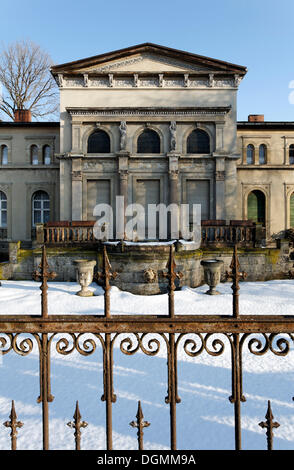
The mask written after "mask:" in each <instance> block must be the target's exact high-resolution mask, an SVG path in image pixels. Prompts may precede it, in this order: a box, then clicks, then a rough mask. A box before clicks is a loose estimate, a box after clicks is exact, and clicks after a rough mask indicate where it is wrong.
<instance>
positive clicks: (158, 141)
mask: <svg viewBox="0 0 294 470" xmlns="http://www.w3.org/2000/svg"><path fill="white" fill-rule="evenodd" d="M144 134H145V135H146V134H149V135H153V136H154V137H155V136H156V141H155V140H154V141H153V142H152V146H156V147H157V149H158V151H154V149H152V150H147V151H142V150H140V149H139V145H140V144H141V145H142V144H143V150H146V149H144V145H146V142H142V143H141V142H140V139H141V138H142V136H143V135H144ZM136 153H137V154H140V155H149V154H151V155H159V154H160V153H161V139H160V135H159V133H158V132H157V131H156V130H155V129H150V128H149V127H147V128H146V129H143V130H142V131H141V132H140V134H139V135H138V137H137V142H136Z"/></svg>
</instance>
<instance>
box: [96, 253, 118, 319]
mask: <svg viewBox="0 0 294 470" xmlns="http://www.w3.org/2000/svg"><path fill="white" fill-rule="evenodd" d="M111 269H112V268H111V264H110V262H109V258H108V255H107V250H106V246H105V245H104V246H103V264H102V272H97V273H96V274H94V280H95V281H96V282H97V283H99V281H102V287H103V290H104V314H105V316H106V317H107V318H108V317H110V296H109V290H110V287H111V286H110V282H109V281H110V279H115V278H116V277H117V272H115V271H111Z"/></svg>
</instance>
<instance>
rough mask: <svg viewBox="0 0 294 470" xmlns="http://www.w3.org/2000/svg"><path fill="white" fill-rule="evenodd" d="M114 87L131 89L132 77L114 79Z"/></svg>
mask: <svg viewBox="0 0 294 470" xmlns="http://www.w3.org/2000/svg"><path fill="white" fill-rule="evenodd" d="M114 83H115V86H117V87H128V88H131V87H132V86H133V83H134V81H133V78H132V77H119V78H115V81H114Z"/></svg>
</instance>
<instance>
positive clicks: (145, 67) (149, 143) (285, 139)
mask: <svg viewBox="0 0 294 470" xmlns="http://www.w3.org/2000/svg"><path fill="white" fill-rule="evenodd" d="M52 74H53V76H54V77H55V79H56V82H57V84H58V86H59V89H60V123H53V122H41V123H36V122H28V120H27V118H25V119H26V121H27V122H24V121H23V120H21V116H19V115H17V116H16V122H0V150H1V155H0V156H1V168H0V172H1V176H0V214H1V216H0V227H1V238H2V240H3V241H5V240H12V241H17V240H22V241H27V242H29V241H30V240H31V237H32V236H34V231H35V227H36V224H37V223H45V222H47V221H49V220H51V221H57V220H60V221H87V220H93V219H95V217H94V216H93V209H94V207H95V205H96V204H97V203H100V202H101V203H109V204H111V205H112V206H113V207H115V201H116V196H117V195H123V196H124V197H125V201H126V203H128V204H130V203H139V204H142V205H143V206H147V205H148V204H150V203H153V204H159V203H165V204H169V203H178V204H179V203H189V204H192V203H198V204H201V208H202V219H205V220H207V219H218V220H224V221H225V222H227V223H229V221H230V220H236V219H239V220H240V219H252V220H254V221H256V222H260V223H262V224H263V225H264V226H265V227H266V233H267V238H268V239H269V238H270V236H271V234H273V233H277V232H280V231H282V230H284V229H286V228H288V227H289V226H292V225H294V196H293V194H294V173H293V168H294V123H291V122H290V123H289V122H264V121H263V119H262V116H257V117H256V116H255V117H254V116H251V117H250V118H249V121H248V122H239V123H237V121H236V111H237V92H238V86H239V84H240V82H241V80H242V79H243V77H244V75H245V74H246V67H243V66H240V65H235V64H230V63H227V62H224V61H220V60H215V59H211V58H208V57H202V56H199V55H196V54H191V53H188V52H183V51H178V50H174V49H170V48H167V47H163V46H158V45H154V44H142V45H138V46H134V47H130V48H126V49H122V50H119V51H114V52H111V53H106V54H102V55H99V56H96V57H91V58H87V59H82V60H78V61H75V62H71V63H66V64H61V65H57V66H54V67H53V68H52Z"/></svg>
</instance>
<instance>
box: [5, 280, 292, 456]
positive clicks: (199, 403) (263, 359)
mask: <svg viewBox="0 0 294 470" xmlns="http://www.w3.org/2000/svg"><path fill="white" fill-rule="evenodd" d="M39 286H40V284H39V283H36V282H31V281H2V287H0V315H1V314H29V315H30V314H39V313H40V290H39ZM91 289H92V290H93V291H95V293H96V294H98V295H96V296H93V297H90V298H81V297H78V296H76V295H75V293H76V292H77V290H79V289H78V286H77V284H76V283H58V282H51V283H50V284H49V313H50V314H97V315H101V314H102V313H103V295H101V294H102V293H103V292H102V289H101V288H99V287H97V286H96V285H94V284H93V285H92V286H91ZM206 290H207V286H202V287H199V288H197V289H191V288H188V287H184V288H182V290H181V291H177V292H176V293H175V308H176V313H178V314H207V315H209V314H225V315H228V314H231V311H232V290H231V285H230V284H229V283H226V284H220V285H219V287H218V290H219V291H220V293H221V295H219V296H206V295H204V293H205V291H206ZM111 311H112V313H113V314H126V315H127V314H158V315H160V314H167V295H166V294H165V295H157V296H149V297H147V296H146V297H142V296H136V295H132V294H130V293H126V292H121V291H120V290H119V289H117V288H112V290H111ZM240 312H241V314H267V315H274V314H280V315H293V314H294V282H293V281H287V280H283V281H268V282H254V283H249V282H243V283H242V284H241V289H240ZM155 337H157V338H159V336H158V335H157V336H156V335H155ZM191 337H192V336H191ZM219 338H220V339H221V336H219ZM146 344H147V342H146ZM55 345H56V340H54V342H53V345H52V367H51V377H52V379H51V382H52V384H51V385H52V394H53V395H54V396H55V399H54V401H53V402H52V403H50V405H49V412H50V434H51V437H50V446H51V448H52V449H73V448H74V440H73V432H72V430H71V429H69V428H68V427H67V426H66V423H67V422H68V421H70V420H72V415H73V413H74V408H75V402H76V400H79V405H80V410H81V413H82V417H83V419H84V420H86V421H87V422H88V423H89V426H88V427H87V428H86V429H84V430H83V431H82V447H83V448H84V449H103V448H105V403H104V402H102V401H101V395H102V393H103V388H102V385H103V382H102V371H103V358H102V351H101V347H98V348H97V349H96V351H95V352H94V353H93V354H92V355H89V356H86V357H84V356H82V355H80V354H79V353H78V352H74V353H72V354H70V355H68V356H62V355H60V354H58V353H57V352H56V348H55ZM115 346H116V347H115V348H114V392H115V394H116V395H117V402H116V403H114V404H113V430H114V433H113V441H114V448H115V449H135V448H136V445H137V442H136V431H135V430H134V429H133V428H131V427H130V426H129V422H130V421H131V420H133V419H135V415H136V411H137V402H138V400H141V403H142V408H143V413H144V416H145V419H146V420H148V421H150V422H151V426H150V427H149V428H146V429H145V431H144V437H145V448H146V449H151V448H153V449H163V448H168V447H169V406H168V405H166V404H165V400H164V399H165V396H166V394H167V368H166V352H165V345H164V344H163V342H161V346H160V351H159V353H158V355H156V356H153V357H149V356H146V355H144V354H143V353H142V352H137V353H136V354H134V355H131V356H127V355H124V354H123V353H122V352H121V351H120V349H119V341H117V342H116V343H115ZM1 359H2V360H1ZM0 360H1V361H0V423H2V422H4V421H6V420H7V419H8V416H9V413H10V406H11V400H12V399H14V400H15V406H16V411H17V415H18V418H19V419H20V420H21V421H23V422H24V426H23V428H21V429H20V430H19V434H18V436H19V439H18V448H19V449H29V448H30V449H40V448H41V441H42V438H41V436H42V427H41V405H40V404H37V402H36V399H37V397H38V395H39V374H38V367H39V364H38V353H37V350H36V348H34V350H33V351H32V352H31V353H30V354H28V355H27V356H25V357H22V356H19V355H17V354H15V353H14V352H10V353H9V354H7V355H5V356H0ZM243 360H244V363H243V372H244V379H243V391H244V394H245V396H246V402H245V403H244V404H242V438H243V448H245V449H265V448H266V439H265V433H264V430H262V429H261V428H260V427H259V426H258V423H259V422H260V421H263V420H264V415H265V413H266V408H267V400H268V399H270V400H271V403H272V410H273V414H274V416H275V420H277V421H279V423H280V424H281V426H280V428H278V429H277V430H275V436H276V438H275V442H274V446H275V448H276V449H293V447H294V402H293V401H292V396H293V395H294V386H293V382H294V380H293V379H294V355H293V351H292V350H291V351H290V353H289V354H288V355H287V356H286V357H277V356H275V355H273V354H272V353H271V352H269V353H267V354H266V355H264V356H260V357H258V356H255V355H252V354H250V353H249V352H248V349H247V348H245V349H244V355H243ZM230 367H231V364H230V349H229V344H228V342H227V341H225V351H224V353H223V354H222V355H220V356H217V357H213V356H210V355H208V354H207V353H206V352H203V353H202V354H201V355H199V356H197V357H195V358H193V357H190V356H188V355H187V354H186V353H185V352H184V351H183V348H179V363H178V393H179V396H180V397H181V403H180V404H179V405H178V406H177V433H178V448H179V449H233V448H234V419H233V414H234V409H233V405H232V404H231V403H230V402H229V400H228V397H229V396H230V395H231V369H230ZM9 433H10V431H9V430H8V429H7V428H5V427H4V426H2V425H0V449H7V448H9V443H10V441H9Z"/></svg>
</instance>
